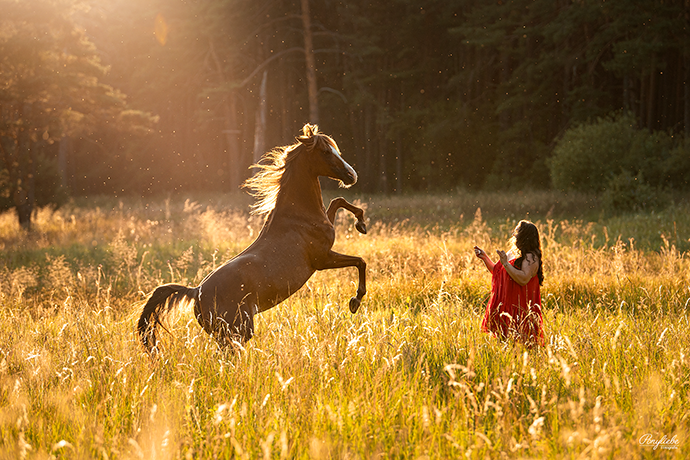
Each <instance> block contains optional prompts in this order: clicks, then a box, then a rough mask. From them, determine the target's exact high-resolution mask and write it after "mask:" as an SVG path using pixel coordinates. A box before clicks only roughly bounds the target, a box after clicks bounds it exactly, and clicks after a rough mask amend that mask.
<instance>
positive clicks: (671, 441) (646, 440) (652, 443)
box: [639, 433, 680, 450]
mask: <svg viewBox="0 0 690 460" xmlns="http://www.w3.org/2000/svg"><path fill="white" fill-rule="evenodd" d="M639 443H640V445H641V446H643V447H652V448H653V450H657V448H661V449H666V450H671V449H678V446H679V444H680V441H679V440H678V436H676V435H673V437H672V438H669V437H668V436H666V435H663V436H662V437H660V438H655V437H654V435H653V434H650V433H647V434H643V435H642V436H641V437H640V440H639Z"/></svg>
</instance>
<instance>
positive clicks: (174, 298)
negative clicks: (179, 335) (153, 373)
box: [137, 284, 199, 353]
mask: <svg viewBox="0 0 690 460" xmlns="http://www.w3.org/2000/svg"><path fill="white" fill-rule="evenodd" d="M183 300H192V301H194V302H195V303H196V302H198V301H199V288H190V287H187V286H182V285H180V284H164V285H162V286H158V287H157V288H156V290H155V291H153V294H151V297H149V300H148V301H147V302H146V305H144V310H143V311H142V312H141V316H140V317H139V325H138V327H137V329H138V331H139V337H140V338H141V342H142V343H143V344H144V347H145V348H146V351H148V352H149V353H151V351H152V350H153V347H155V346H156V343H157V341H156V326H157V325H159V324H161V318H162V316H163V315H164V314H165V313H167V312H169V311H170V310H171V309H172V308H174V307H176V306H177V305H178V304H179V303H180V302H182V301H183ZM161 326H162V325H161Z"/></svg>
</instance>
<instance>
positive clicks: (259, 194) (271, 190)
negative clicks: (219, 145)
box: [242, 124, 335, 215]
mask: <svg viewBox="0 0 690 460" xmlns="http://www.w3.org/2000/svg"><path fill="white" fill-rule="evenodd" d="M296 139H297V142H295V143H294V144H291V145H285V146H282V147H276V148H274V149H272V150H271V151H269V152H267V153H266V154H264V156H263V157H261V160H260V161H259V163H257V164H254V165H252V166H251V167H252V168H257V169H258V170H259V172H257V173H256V174H255V175H254V176H253V177H250V178H249V179H247V180H246V181H244V184H242V186H243V187H244V188H247V189H249V194H250V195H252V196H253V197H255V198H256V203H254V204H253V205H252V214H257V215H264V214H268V213H269V212H271V211H272V210H273V209H274V208H275V206H276V200H277V199H278V192H280V187H281V186H282V184H283V183H284V182H285V179H286V177H287V174H286V173H288V172H289V166H290V163H291V162H292V160H293V159H295V158H296V157H297V155H299V154H300V152H302V151H304V150H305V149H306V150H307V151H312V150H314V148H317V147H318V148H319V149H323V148H325V145H324V144H326V145H331V146H335V142H334V141H333V140H332V139H331V138H330V137H328V136H326V135H325V134H321V133H319V127H318V126H317V125H310V124H306V125H304V127H303V128H302V135H301V136H299V137H297V138H296Z"/></svg>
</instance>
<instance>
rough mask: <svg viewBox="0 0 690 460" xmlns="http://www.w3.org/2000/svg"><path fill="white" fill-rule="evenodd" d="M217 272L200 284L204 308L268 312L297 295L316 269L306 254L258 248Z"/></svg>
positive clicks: (255, 247) (287, 249)
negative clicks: (308, 261)
mask: <svg viewBox="0 0 690 460" xmlns="http://www.w3.org/2000/svg"><path fill="white" fill-rule="evenodd" d="M251 249H252V250H247V251H245V252H243V253H241V254H239V255H238V256H237V257H235V258H233V259H231V260H229V261H228V262H227V263H225V264H224V265H223V266H221V267H219V268H217V269H216V270H215V271H213V272H212V273H211V274H210V275H209V276H207V277H206V279H205V280H204V281H203V282H202V283H201V285H200V291H201V294H200V298H199V301H200V302H201V304H202V309H204V310H210V311H216V315H218V314H220V310H227V311H230V313H231V314H234V313H232V311H233V310H237V309H238V308H242V307H243V306H246V307H247V308H251V309H252V310H253V311H254V312H260V311H264V310H268V309H269V308H271V307H273V306H275V305H276V304H278V303H280V302H282V301H283V300H285V299H286V298H288V297H289V296H290V295H292V294H294V293H295V292H296V291H297V290H298V289H299V288H301V287H302V286H303V285H304V283H306V282H307V280H308V279H309V278H310V277H311V275H312V274H313V273H314V270H313V269H312V268H311V265H310V264H309V263H307V262H306V261H304V260H300V259H304V257H305V256H304V255H303V254H302V251H294V249H293V248H282V249H281V248H279V247H270V246H264V247H262V246H261V245H256V246H253V247H252V248H251Z"/></svg>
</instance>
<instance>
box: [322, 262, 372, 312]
mask: <svg viewBox="0 0 690 460" xmlns="http://www.w3.org/2000/svg"><path fill="white" fill-rule="evenodd" d="M345 267H357V270H358V272H359V284H358V286H357V295H356V296H355V297H352V298H351V299H350V311H351V312H352V313H356V312H357V310H358V309H359V305H360V304H361V303H362V297H364V295H365V294H366V293H367V275H366V270H367V263H366V262H365V261H364V259H362V258H361V257H356V256H348V255H345V254H339V253H337V252H333V251H329V252H328V254H327V255H326V257H325V258H324V259H323V260H322V261H320V262H319V263H317V264H316V266H315V267H314V268H316V269H317V270H330V269H332V268H345Z"/></svg>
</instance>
